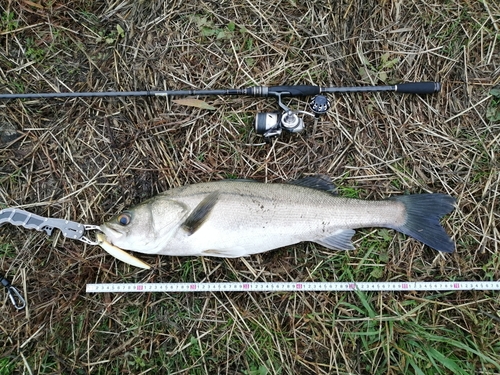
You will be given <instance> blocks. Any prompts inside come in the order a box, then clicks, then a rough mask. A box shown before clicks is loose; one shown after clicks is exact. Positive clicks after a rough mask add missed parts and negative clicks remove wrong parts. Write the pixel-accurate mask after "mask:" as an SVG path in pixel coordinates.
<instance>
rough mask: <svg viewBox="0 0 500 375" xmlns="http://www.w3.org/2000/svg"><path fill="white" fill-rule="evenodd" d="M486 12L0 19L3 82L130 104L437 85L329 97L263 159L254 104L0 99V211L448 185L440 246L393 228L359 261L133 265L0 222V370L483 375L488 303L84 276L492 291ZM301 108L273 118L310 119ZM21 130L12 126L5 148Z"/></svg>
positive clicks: (451, 296)
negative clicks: (232, 91)
mask: <svg viewBox="0 0 500 375" xmlns="http://www.w3.org/2000/svg"><path fill="white" fill-rule="evenodd" d="M499 15H500V8H499V6H498V5H497V4H496V2H494V1H490V0H483V1H477V2H470V1H459V0H449V1H445V2H442V1H437V0H436V1H432V0H425V1H408V2H394V1H379V2H371V3H370V2H364V1H360V0H354V1H345V0H342V1H338V2H330V3H329V2H326V3H324V2H323V3H321V4H319V3H318V2H314V1H304V2H297V1H288V2H280V3H264V2H253V3H250V2H242V1H238V0H231V1H225V2H219V3H215V2H214V3H210V5H207V4H205V3H200V2H197V1H187V2H180V1H176V0H175V1H172V2H169V3H168V5H167V3H165V2H164V1H156V0H155V1H145V2H137V1H131V0H124V1H120V2H104V1H100V0H98V1H88V0H72V1H70V2H68V3H67V4H66V3H65V4H64V5H62V3H61V2H19V4H18V2H10V3H9V4H8V5H6V4H3V3H2V5H0V44H1V46H2V47H1V48H0V87H2V89H0V91H1V92H53V91H56V90H59V91H110V90H113V91H116V90H117V91H136V90H164V89H187V88H199V89H207V88H213V89H216V88H233V87H247V86H259V85H267V86H271V85H286V84H313V85H319V86H324V87H328V86H354V85H356V86H357V85H365V84H385V83H387V84H393V83H397V82H402V81H427V80H428V81H434V80H436V81H440V82H441V83H442V91H441V93H439V94H437V95H430V96H425V97H416V96H411V95H396V94H394V93H377V94H375V93H364V94H346V95H330V96H329V98H330V100H331V104H332V107H331V109H330V111H329V112H328V114H327V115H325V116H324V117H323V118H322V119H320V121H319V123H318V125H317V127H316V130H315V132H314V133H313V131H312V127H311V126H310V122H308V125H309V126H308V127H307V129H306V132H304V133H301V134H282V136H281V137H280V138H279V139H277V140H275V141H274V142H273V143H271V144H269V145H267V144H265V142H264V141H263V139H262V138H261V137H259V136H258V135H256V134H255V132H254V130H253V121H254V120H253V119H254V116H255V114H256V113H258V112H272V111H275V110H276V109H277V106H276V103H275V101H274V99H272V98H244V97H228V96H220V97H211V98H200V99H203V100H206V102H207V103H209V104H210V105H212V106H214V107H216V110H215V111H208V110H203V109H201V108H196V107H188V106H182V105H178V104H175V103H172V102H170V101H169V100H166V99H165V98H85V99H64V100H63V99H54V100H13V101H8V102H7V101H2V102H0V207H11V206H12V207H17V206H22V207H25V208H27V209H29V210H31V211H33V212H35V213H37V214H40V215H44V216H51V217H59V218H67V219H71V220H77V221H81V222H86V223H93V224H98V223H101V222H103V221H104V220H106V219H108V218H109V217H110V216H111V215H113V214H116V213H117V212H120V211H121V210H122V209H124V208H126V207H130V206H132V205H134V204H136V203H139V202H140V201H142V200H144V199H146V198H148V197H151V196H153V195H155V194H157V193H158V192H161V191H164V190H166V189H168V188H170V187H176V186H180V185H183V184H187V183H197V182H202V181H210V180H219V179H223V178H249V179H255V180H260V181H266V182H270V183H271V182H282V181H289V180H292V179H295V178H299V177H301V176H304V175H311V174H315V173H321V174H327V175H330V176H331V177H332V179H333V180H334V183H335V185H336V186H337V187H338V192H339V194H341V195H342V196H348V197H353V198H361V199H380V198H383V197H387V196H389V195H394V194H409V193H420V192H442V193H448V194H451V195H453V196H455V197H456V198H457V202H458V207H457V209H456V210H455V211H454V212H453V213H451V214H450V215H449V216H448V217H446V218H445V219H444V220H443V225H444V226H445V227H446V230H447V231H448V232H449V233H450V234H452V236H453V237H454V240H455V242H456V243H457V250H456V252H455V253H454V254H437V253H436V252H434V251H432V250H431V249H428V248H425V247H423V246H422V245H421V244H420V243H418V242H417V241H414V240H412V239H410V238H407V237H405V236H403V235H399V234H397V233H395V232H394V231H391V230H385V229H376V228H374V229H365V230H361V231H358V233H357V234H356V236H355V237H354V240H355V247H356V250H354V251H351V252H341V251H339V252H332V251H329V250H327V249H325V248H323V247H321V246H319V245H315V244H312V243H304V244H298V245H296V246H291V247H288V248H284V249H278V250H275V251H271V252H268V253H264V254H260V255H255V256H252V257H249V258H248V259H245V260H244V261H243V260H241V259H212V258H186V257H154V256H146V255H139V257H140V258H141V259H143V260H144V261H146V262H148V263H150V264H152V265H153V266H154V269H153V270H152V271H150V272H149V271H139V270H137V269H135V268H133V267H131V266H128V265H125V264H123V263H120V262H118V261H116V260H114V259H112V258H111V257H110V256H108V255H106V254H103V253H102V252H101V251H100V249H99V248H97V247H93V246H85V245H83V244H81V243H77V242H73V241H65V240H64V239H63V238H62V236H57V235H56V236H53V237H52V238H51V239H50V240H48V239H47V238H46V236H45V235H44V234H43V233H39V232H34V231H28V230H22V229H19V228H16V227H12V226H7V225H6V226H2V227H0V273H1V274H2V275H5V276H6V277H8V278H9V280H11V281H12V282H13V284H14V285H15V286H16V287H17V288H18V289H20V290H22V291H23V293H25V296H26V297H27V301H28V307H27V309H26V310H25V311H21V312H16V311H15V310H14V309H13V308H12V307H11V306H10V304H9V302H8V300H7V299H6V296H5V293H4V292H3V291H2V292H0V297H1V298H2V301H3V302H2V303H5V305H2V307H1V308H2V314H0V375H4V374H5V375H7V374H8V375H10V374H42V375H44V374H60V373H61V374H75V375H80V374H82V375H83V374H120V375H121V374H157V373H168V374H210V373H218V374H245V375H264V374H265V375H268V374H269V375H270V374H292V373H300V374H399V373H414V374H425V375H427V374H429V375H434V374H452V373H453V374H488V375H493V374H499V373H500V367H499V365H498V363H500V354H499V353H500V339H499V337H500V335H499V333H500V328H499V327H500V315H499V312H500V299H499V296H498V293H494V292H484V291H470V292H456V293H451V292H447V293H438V292H398V293H389V292H386V293H374V292H373V293H361V292H356V293H354V292H353V293H349V294H347V293H345V294H340V293H325V292H317V293H303V292H299V293H254V294H243V293H212V294H163V295H162V294H144V295H134V294H126V295H119V294H102V295H90V294H86V293H85V291H84V287H85V284H87V283H94V282H99V283H101V282H102V283H107V282H138V281H147V282H184V281H198V282H200V281H212V282H228V281H243V280H244V281H299V280H300V281H321V280H328V281H353V280H354V281H398V280H411V281H430V280H438V281H445V280H499V279H500V257H499V253H500V249H499V244H500V234H499V231H498V223H499V216H498V213H499V211H500V209H499V207H500V203H499V202H500V197H499V184H500V179H499V177H498V176H499V172H500V169H499V164H498V155H499V153H500V138H499V136H498V134H499V132H500V125H499V122H498V113H499V111H498V106H499V101H500V99H499V94H498V86H499V84H500V81H499V80H498V77H497V76H498V74H497V73H498V71H499V62H498V59H497V58H496V57H497V56H498V54H499V48H500V47H499V46H500V39H499V38H498V30H499V27H500V23H499V22H500V21H499V17H500V16H499ZM308 100H309V98H294V99H293V100H290V101H288V100H287V101H286V102H285V104H287V105H288V104H289V105H291V106H292V107H293V108H298V109H301V110H306V109H307V102H308ZM16 135H17V136H18V137H17V138H16Z"/></svg>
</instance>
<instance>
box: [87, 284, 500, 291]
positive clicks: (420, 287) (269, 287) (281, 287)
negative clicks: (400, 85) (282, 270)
mask: <svg viewBox="0 0 500 375" xmlns="http://www.w3.org/2000/svg"><path fill="white" fill-rule="evenodd" d="M355 290H361V291H373V292H396V291H459V290H460V291H464V290H482V291H485V290H500V281H414V282H203V283H109V284H87V288H86V292H87V293H141V292H142V293H147V292H171V293H189V292H191V293H193V292H301V291H310V292H329V291H332V292H349V291H355Z"/></svg>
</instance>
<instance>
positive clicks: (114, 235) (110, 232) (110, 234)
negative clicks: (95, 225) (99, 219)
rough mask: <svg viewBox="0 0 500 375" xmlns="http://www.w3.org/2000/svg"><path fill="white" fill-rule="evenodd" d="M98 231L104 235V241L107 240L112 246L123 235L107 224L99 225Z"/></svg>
mask: <svg viewBox="0 0 500 375" xmlns="http://www.w3.org/2000/svg"><path fill="white" fill-rule="evenodd" d="M100 229H101V232H103V233H104V234H105V235H106V239H107V240H108V242H109V243H110V244H112V245H115V244H116V242H117V241H118V240H119V239H120V238H122V237H123V235H124V233H123V232H120V231H118V230H116V229H114V228H113V227H111V226H109V225H107V224H103V225H101V228H100Z"/></svg>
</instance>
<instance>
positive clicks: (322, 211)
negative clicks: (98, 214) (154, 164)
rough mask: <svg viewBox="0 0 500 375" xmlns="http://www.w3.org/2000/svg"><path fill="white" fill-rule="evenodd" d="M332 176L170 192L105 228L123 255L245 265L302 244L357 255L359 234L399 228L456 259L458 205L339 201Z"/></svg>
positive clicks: (404, 199)
mask: <svg viewBox="0 0 500 375" xmlns="http://www.w3.org/2000/svg"><path fill="white" fill-rule="evenodd" d="M333 190H334V186H333V184H332V183H331V181H330V179H329V178H328V177H325V176H313V177H306V178H303V179H301V180H297V181H294V182H291V183H287V184H279V183H272V184H265V183H258V182H254V181H251V180H223V181H217V182H208V183H200V184H194V185H187V186H183V187H179V188H175V189H171V190H168V191H166V192H164V193H162V194H159V195H157V196H155V197H153V198H151V199H149V200H147V201H145V202H143V203H141V204H139V205H137V206H135V207H134V208H131V209H130V210H127V211H124V212H122V213H121V214H119V215H117V216H115V217H113V218H112V219H111V220H110V221H108V222H106V223H104V224H103V225H101V230H102V231H103V232H104V234H105V235H106V237H107V239H108V241H110V242H111V243H112V244H113V245H114V246H117V247H119V248H121V249H125V250H132V251H136V252H140V253H146V254H164V255H176V256H217V257H228V258H232V257H241V256H247V255H251V254H256V253H262V252H265V251H268V250H272V249H276V248H279V247H283V246H289V245H293V244H296V243H299V242H302V241H312V242H316V243H318V244H320V245H322V246H325V247H327V248H329V249H337V250H349V249H353V248H354V247H353V244H352V242H351V238H352V236H353V235H354V233H355V231H354V229H356V228H366V227H385V228H392V229H395V230H397V231H399V232H401V233H404V234H406V235H408V236H411V237H413V238H415V239H417V240H419V241H421V242H423V243H424V244H426V245H428V246H429V247H431V248H434V249H436V250H439V251H443V252H448V253H449V252H453V250H454V248H455V245H454V243H453V241H452V240H451V239H450V237H449V236H448V235H447V234H446V232H445V230H444V228H443V227H442V226H441V225H440V223H439V220H440V218H441V217H442V216H443V215H445V214H448V213H450V212H451V211H452V210H453V208H454V204H455V199H454V198H452V197H451V196H449V195H445V194H416V195H402V196H396V197H391V198H388V199H385V200H379V201H368V200H361V199H351V198H343V197H339V196H337V195H335V194H334V193H332V191H333Z"/></svg>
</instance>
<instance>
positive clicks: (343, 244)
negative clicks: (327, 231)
mask: <svg viewBox="0 0 500 375" xmlns="http://www.w3.org/2000/svg"><path fill="white" fill-rule="evenodd" d="M355 233H356V231H355V230H354V229H339V230H337V231H335V233H333V234H331V235H330V236H328V237H325V238H322V239H319V240H315V241H314V242H316V243H318V244H320V245H322V246H324V247H327V248H328V249H332V250H354V245H353V244H352V241H351V240H352V236H354V234H355Z"/></svg>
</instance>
